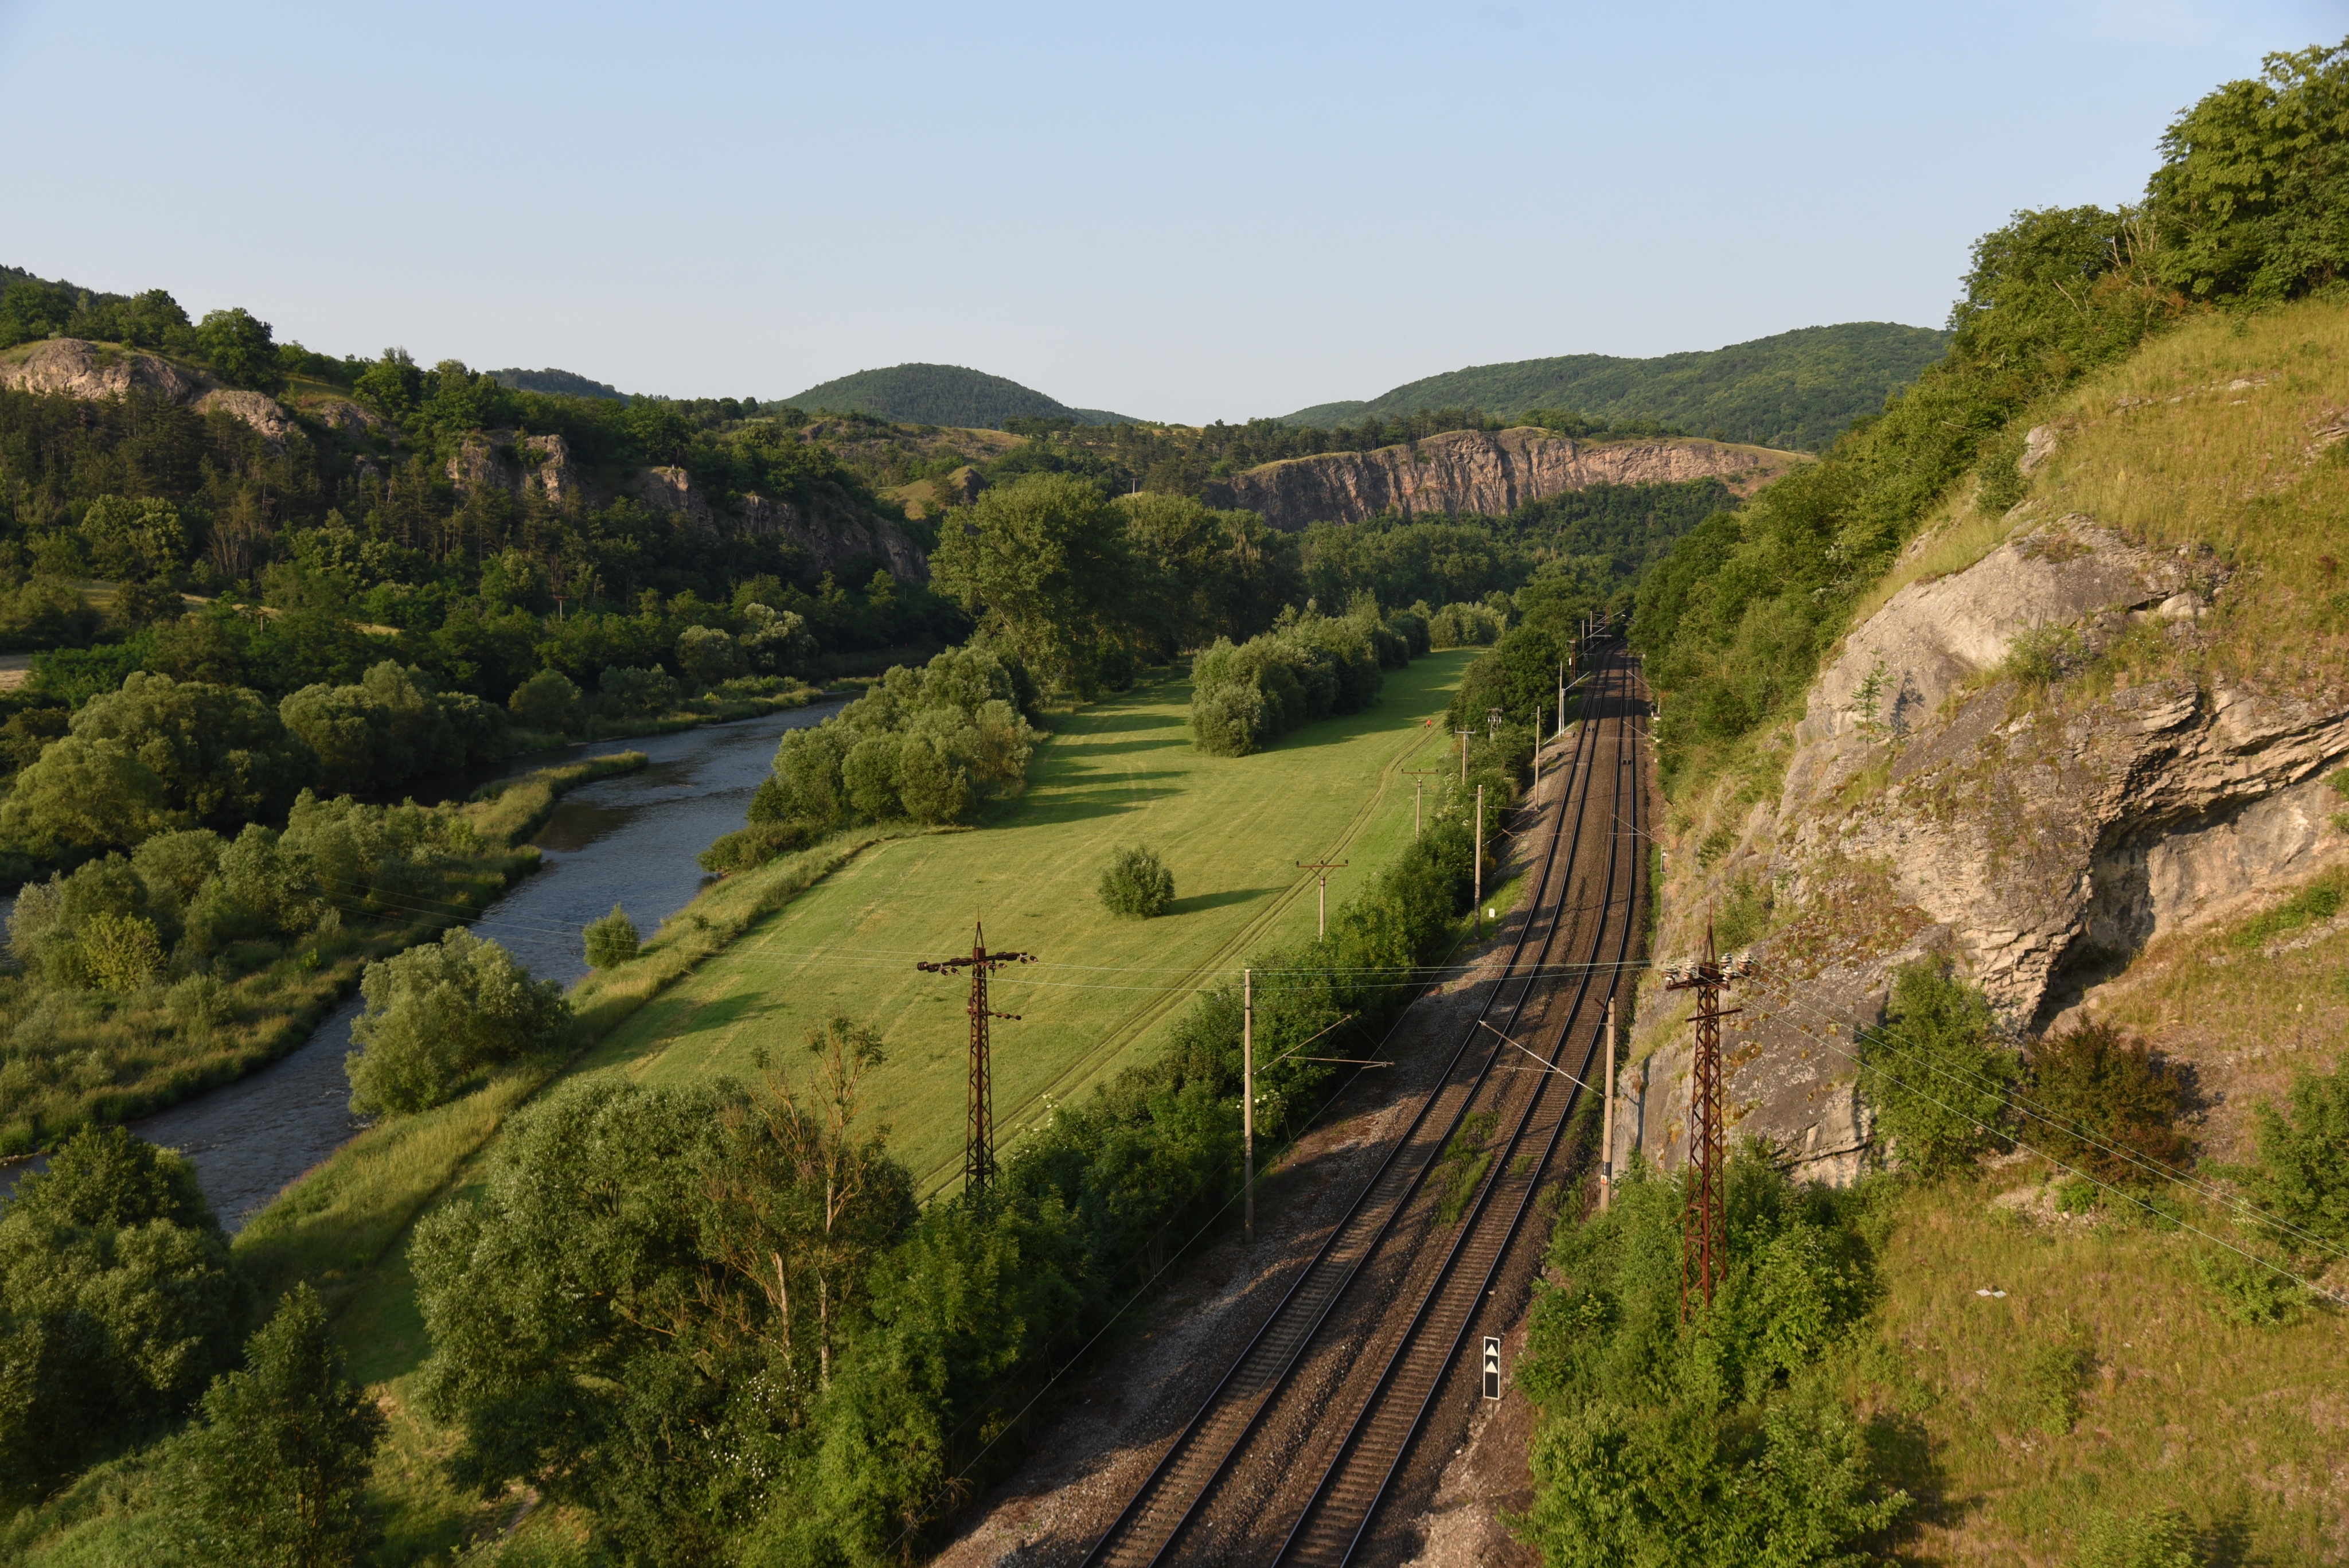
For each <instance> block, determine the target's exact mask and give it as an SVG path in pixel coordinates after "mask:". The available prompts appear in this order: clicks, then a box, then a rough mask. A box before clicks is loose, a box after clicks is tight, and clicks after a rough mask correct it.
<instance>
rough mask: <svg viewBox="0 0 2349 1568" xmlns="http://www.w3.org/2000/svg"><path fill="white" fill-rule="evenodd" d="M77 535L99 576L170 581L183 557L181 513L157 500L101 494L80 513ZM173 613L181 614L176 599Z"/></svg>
mask: <svg viewBox="0 0 2349 1568" xmlns="http://www.w3.org/2000/svg"><path fill="white" fill-rule="evenodd" d="M79 533H80V535H81V541H82V548H83V550H84V551H85V552H86V554H87V555H88V560H89V564H90V566H92V567H93V568H95V569H96V571H97V572H98V576H102V577H121V578H131V579H142V578H148V577H153V576H159V575H160V576H170V575H171V574H172V573H174V572H177V571H178V570H179V569H180V566H181V563H182V562H183V561H185V560H186V558H187V552H188V534H187V528H186V526H185V525H184V524H182V523H181V519H180V509H179V508H178V507H176V506H174V505H172V504H171V503H170V502H168V501H165V500H162V499H160V498H159V497H156V496H151V495H150V496H146V497H142V498H140V499H139V500H135V501H134V500H128V499H125V498H124V497H122V496H119V495H101V496H99V497H98V499H97V500H95V501H93V502H91V503H90V504H89V509H88V511H86V512H84V513H83V514H81V524H80V526H79ZM171 611H172V613H173V614H175V615H176V614H178V613H179V605H178V602H177V600H176V599H174V601H173V603H172V605H171Z"/></svg>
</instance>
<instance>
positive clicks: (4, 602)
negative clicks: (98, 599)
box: [0, 577, 100, 649]
mask: <svg viewBox="0 0 2349 1568" xmlns="http://www.w3.org/2000/svg"><path fill="white" fill-rule="evenodd" d="M99 624H100V617H99V616H98V612H97V611H96V610H94V609H92V608H90V607H89V603H88V600H86V599H84V598H83V597H82V596H81V590H80V589H79V588H77V587H74V586H73V585H72V584H71V583H61V582H57V581H55V580H53V579H47V578H42V577H34V578H31V579H30V580H28V581H26V582H22V583H19V584H17V585H16V586H15V587H9V588H0V645H5V646H6V647H8V648H11V649H36V648H87V647H88V646H89V642H90V639H92V638H94V637H96V636H97V635H98V627H99Z"/></svg>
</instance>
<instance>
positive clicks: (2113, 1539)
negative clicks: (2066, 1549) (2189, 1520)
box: [2072, 1509, 2202, 1568]
mask: <svg viewBox="0 0 2349 1568" xmlns="http://www.w3.org/2000/svg"><path fill="white" fill-rule="evenodd" d="M2072 1568H2202V1554H2201V1552H2199V1551H2197V1550H2196V1548H2195V1545H2194V1535H2193V1532H2191V1531H2189V1530H2188V1529H2187V1528H2186V1520H2185V1517H2184V1516H2183V1515H2182V1514H2180V1513H2178V1511H2176V1510H2174V1509H2157V1510H2155V1511H2152V1512H2149V1513H2115V1512H2111V1511H2106V1510H2102V1509H2099V1510H2098V1511H2096V1512H2095V1513H2094V1514H2092V1515H2090V1516H2089V1519H2088V1523H2087V1527H2086V1528H2085V1529H2084V1530H2082V1531H2081V1532H2080V1549H2079V1551H2078V1552H2075V1553H2074V1554H2073V1557H2072Z"/></svg>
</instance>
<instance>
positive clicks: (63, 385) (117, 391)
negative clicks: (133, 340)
mask: <svg viewBox="0 0 2349 1568" xmlns="http://www.w3.org/2000/svg"><path fill="white" fill-rule="evenodd" d="M0 387H11V388H14V389H16V390H18V391H22V392H63V393H64V394H66V395H67V397H70V398H90V399H98V398H119V397H121V396H123V395H125V394H126V393H129V392H130V391H132V390H134V389H136V390H139V391H147V392H159V393H160V394H162V395H163V396H164V397H166V398H169V399H171V401H173V402H175V403H184V402H188V401H190V400H192V399H193V398H194V397H195V396H196V394H197V393H198V392H199V391H201V390H202V387H201V386H200V385H199V383H198V382H197V381H196V379H194V378H193V377H191V376H190V375H189V374H188V373H187V372H186V371H184V370H182V369H180V368H179V367H178V366H176V365H173V364H171V363H170V362H169V361H167V360H163V359H159V358H156V357H155V356H153V355H152V354H140V353H136V352H133V351H130V350H127V349H120V348H106V347H102V346H100V345H98V344H96V343H87V342H84V341H83V340H82V339H80V338H78V337H52V338H50V339H48V340H47V342H44V343H36V344H33V345H31V346H30V348H28V349H26V350H25V351H22V352H20V353H19V354H18V355H17V356H16V357H15V358H13V359H9V360H0Z"/></svg>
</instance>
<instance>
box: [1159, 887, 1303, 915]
mask: <svg viewBox="0 0 2349 1568" xmlns="http://www.w3.org/2000/svg"><path fill="white" fill-rule="evenodd" d="M1279 891H1280V889H1279V888H1232V889H1231V890H1230V891H1229V892H1226V893H1194V894H1192V895H1191V896H1190V897H1189V898H1177V899H1175V900H1174V902H1173V903H1172V904H1169V905H1168V906H1166V912H1167V913H1168V914H1170V915H1195V914H1198V913H1200V912H1202V911H1203V910H1206V909H1226V908H1227V907H1229V906H1231V905H1233V904H1245V903H1247V901H1248V900H1249V899H1250V898H1263V897H1264V896H1265V895H1266V894H1268V893H1278V892H1279Z"/></svg>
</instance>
